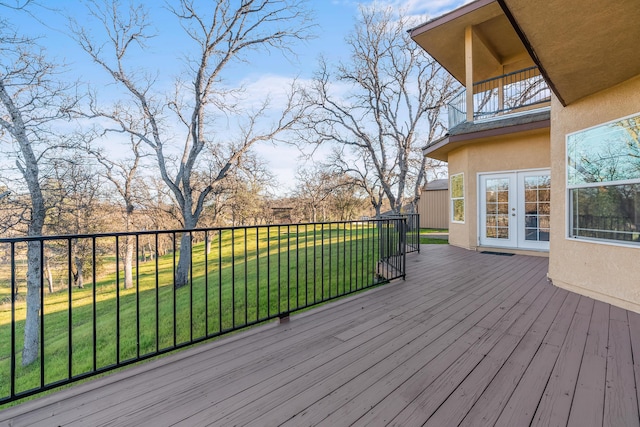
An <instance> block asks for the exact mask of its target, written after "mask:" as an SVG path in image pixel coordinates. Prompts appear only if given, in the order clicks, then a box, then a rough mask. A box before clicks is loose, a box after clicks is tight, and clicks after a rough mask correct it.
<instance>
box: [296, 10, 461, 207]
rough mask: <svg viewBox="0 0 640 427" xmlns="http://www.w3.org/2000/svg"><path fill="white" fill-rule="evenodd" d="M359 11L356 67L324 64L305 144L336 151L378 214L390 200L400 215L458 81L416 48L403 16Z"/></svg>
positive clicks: (350, 41) (351, 40)
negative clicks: (422, 149) (384, 201)
mask: <svg viewBox="0 0 640 427" xmlns="http://www.w3.org/2000/svg"><path fill="white" fill-rule="evenodd" d="M360 11H361V15H360V19H359V21H358V22H357V23H356V27H355V29H354V31H353V33H352V34H351V35H350V36H348V38H347V39H346V43H347V46H348V47H349V49H350V51H351V57H350V60H349V61H348V62H345V63H340V64H339V65H337V66H335V67H330V66H329V64H327V63H326V62H325V61H322V60H321V63H320V70H319V72H318V73H317V75H316V78H315V81H314V85H313V87H312V89H311V90H310V91H309V92H308V102H309V103H310V104H311V105H313V108H314V114H311V115H309V117H308V121H307V127H308V128H309V129H310V132H309V133H308V134H307V135H306V139H307V141H308V142H311V143H315V144H318V143H320V144H323V143H324V144H326V143H329V144H333V145H336V146H338V147H339V148H338V149H337V150H334V160H335V162H337V163H338V164H340V166H339V167H340V168H341V169H342V170H344V172H345V173H349V174H350V175H351V176H352V177H353V178H354V179H356V180H358V181H359V182H360V183H361V185H362V187H363V189H365V190H366V191H367V194H369V196H370V199H371V201H372V204H373V205H374V207H376V210H377V211H378V212H379V209H380V208H379V207H380V206H381V205H382V200H380V198H379V197H378V196H379V195H380V194H384V197H385V198H386V199H387V200H388V201H389V203H390V205H391V209H392V210H393V211H395V212H400V209H401V207H402V206H403V203H404V200H405V197H406V195H407V193H408V191H407V190H409V191H410V187H411V186H413V187H414V191H413V193H415V192H416V191H418V190H417V189H419V187H420V185H421V184H422V182H423V180H424V172H423V170H424V163H423V162H422V154H421V152H420V147H421V146H424V145H426V144H427V143H429V142H430V141H431V140H432V139H433V138H434V137H436V136H438V134H439V133H440V132H441V131H442V130H443V126H442V125H441V122H440V121H441V114H442V111H443V109H444V107H445V106H446V103H447V101H448V99H449V98H450V97H451V95H452V93H453V79H452V78H451V77H450V76H449V75H448V74H447V73H445V72H443V71H442V69H441V67H440V66H439V65H438V64H437V63H436V62H435V61H434V60H433V59H432V58H430V57H429V56H427V54H426V53H425V52H424V51H423V50H422V49H421V48H420V47H419V46H417V45H416V44H415V43H414V42H412V41H411V39H410V38H409V36H408V34H407V33H406V29H407V28H408V26H409V21H408V19H407V18H406V17H404V16H402V14H400V16H397V15H396V14H394V13H393V12H392V10H391V9H384V10H380V9H376V7H375V6H373V7H362V8H361V9H360ZM336 83H339V84H341V85H342V86H340V89H342V88H343V87H346V88H347V90H346V94H343V93H342V92H341V91H339V90H337V89H336ZM420 131H425V132H426V133H419V132H420ZM303 138H304V137H303Z"/></svg>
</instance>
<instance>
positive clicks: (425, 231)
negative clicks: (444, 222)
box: [420, 228, 449, 234]
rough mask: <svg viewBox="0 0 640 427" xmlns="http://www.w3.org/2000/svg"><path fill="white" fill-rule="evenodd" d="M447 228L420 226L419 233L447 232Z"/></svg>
mask: <svg viewBox="0 0 640 427" xmlns="http://www.w3.org/2000/svg"><path fill="white" fill-rule="evenodd" d="M448 232H449V230H448V229H446V228H421V229H420V234H431V233H448Z"/></svg>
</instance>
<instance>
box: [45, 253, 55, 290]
mask: <svg viewBox="0 0 640 427" xmlns="http://www.w3.org/2000/svg"><path fill="white" fill-rule="evenodd" d="M44 277H45V278H46V279H47V284H48V285H49V293H50V294H52V293H53V274H51V264H50V263H49V258H48V257H45V259H44Z"/></svg>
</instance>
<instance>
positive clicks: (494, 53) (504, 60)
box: [409, 0, 534, 84]
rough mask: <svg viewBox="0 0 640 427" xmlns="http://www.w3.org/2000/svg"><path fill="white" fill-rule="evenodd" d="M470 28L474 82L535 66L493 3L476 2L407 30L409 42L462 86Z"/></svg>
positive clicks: (509, 24) (499, 9) (482, 0)
mask: <svg viewBox="0 0 640 427" xmlns="http://www.w3.org/2000/svg"><path fill="white" fill-rule="evenodd" d="M467 27H472V28H473V37H474V39H473V58H474V65H473V81H474V82H476V81H480V80H484V79H487V78H490V77H494V76H496V75H501V74H505V73H508V72H511V71H515V70H518V69H522V68H526V67H528V66H530V65H534V63H533V61H532V60H531V57H530V56H529V54H528V52H527V49H526V48H525V46H524V44H523V43H522V41H521V39H520V37H519V36H518V34H517V32H516V31H515V29H514V28H513V26H512V25H511V22H510V21H509V19H508V18H507V16H506V15H505V13H504V12H503V10H502V8H501V7H500V5H499V4H498V2H497V1H496V0H478V1H475V2H472V3H469V4H466V5H464V6H462V7H460V8H458V9H455V10H453V11H451V12H449V13H447V14H445V15H442V16H440V17H438V18H435V19H433V20H431V21H428V22H426V23H425V24H422V25H420V26H418V27H416V28H414V29H412V30H409V33H410V35H411V38H412V39H413V40H414V41H415V42H416V43H417V44H418V45H420V46H421V47H422V48H423V49H424V50H426V51H427V52H428V53H429V55H431V56H432V57H433V58H434V59H435V60H436V61H438V62H439V63H440V64H441V65H442V66H443V67H444V68H445V69H446V70H447V71H448V72H449V73H450V74H451V75H452V76H453V77H454V78H455V79H456V80H458V81H459V82H460V83H462V84H465V29H466V28H467Z"/></svg>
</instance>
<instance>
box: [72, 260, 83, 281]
mask: <svg viewBox="0 0 640 427" xmlns="http://www.w3.org/2000/svg"><path fill="white" fill-rule="evenodd" d="M74 260H75V265H76V273H75V274H74V279H75V280H74V282H75V285H76V286H77V287H78V289H82V288H84V276H83V274H82V258H81V257H79V256H75V257H74Z"/></svg>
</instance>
